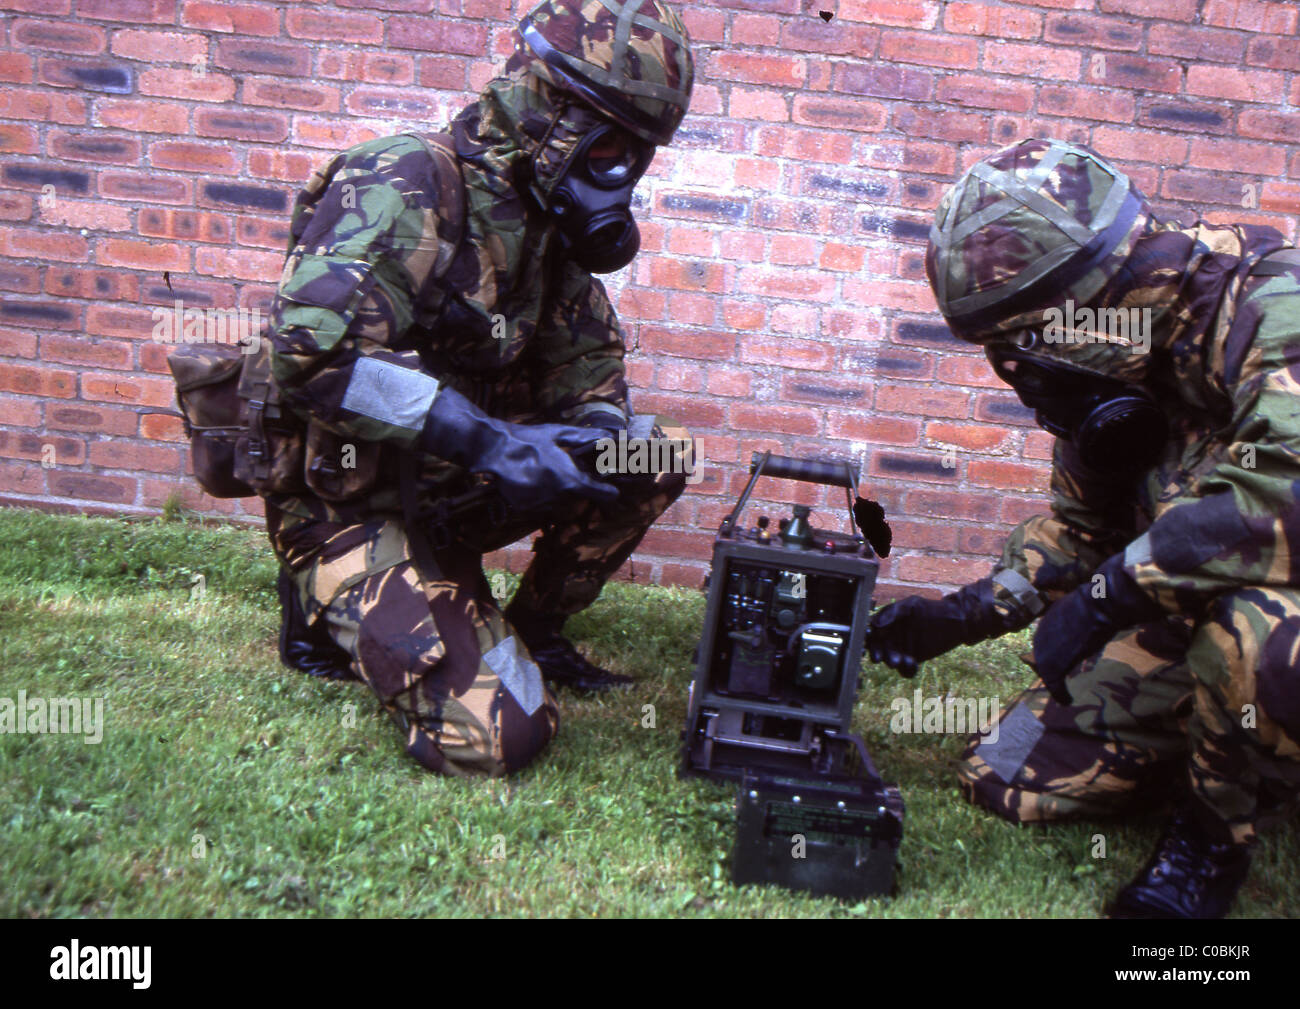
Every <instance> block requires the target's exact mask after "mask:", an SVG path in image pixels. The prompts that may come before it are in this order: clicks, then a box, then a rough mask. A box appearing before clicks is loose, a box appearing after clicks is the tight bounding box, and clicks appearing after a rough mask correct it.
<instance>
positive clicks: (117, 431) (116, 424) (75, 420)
mask: <svg viewBox="0 0 1300 1009" xmlns="http://www.w3.org/2000/svg"><path fill="white" fill-rule="evenodd" d="M45 423H46V425H47V426H48V427H51V428H53V429H54V430H57V431H86V432H90V433H94V434H107V435H133V434H135V430H136V424H137V414H136V413H135V412H134V411H133V410H112V409H109V408H107V407H102V406H92V405H90V404H87V403H47V404H46V406H45Z"/></svg>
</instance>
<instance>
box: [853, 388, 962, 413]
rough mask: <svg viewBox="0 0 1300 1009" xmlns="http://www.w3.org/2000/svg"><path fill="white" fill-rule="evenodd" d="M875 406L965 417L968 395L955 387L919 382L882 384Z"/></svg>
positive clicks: (900, 411) (882, 409) (888, 411)
mask: <svg viewBox="0 0 1300 1009" xmlns="http://www.w3.org/2000/svg"><path fill="white" fill-rule="evenodd" d="M875 405H876V409H877V410H881V411H884V412H886V413H912V414H921V415H923V416H926V417H965V416H967V414H968V413H969V412H970V395H969V393H966V392H963V391H961V390H958V389H937V388H934V387H932V386H922V385H883V386H881V387H879V388H878V389H877V390H876V404H875Z"/></svg>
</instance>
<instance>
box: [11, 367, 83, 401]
mask: <svg viewBox="0 0 1300 1009" xmlns="http://www.w3.org/2000/svg"><path fill="white" fill-rule="evenodd" d="M0 391H2V392H17V393H22V394H23V395H24V396H45V397H47V398H54V399H71V398H72V397H73V396H75V395H76V394H77V376H76V373H75V372H71V371H63V370H62V369H58V368H46V367H33V366H31V365H27V364H13V363H11V362H8V361H3V362H0Z"/></svg>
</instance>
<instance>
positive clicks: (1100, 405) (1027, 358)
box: [987, 333, 1169, 474]
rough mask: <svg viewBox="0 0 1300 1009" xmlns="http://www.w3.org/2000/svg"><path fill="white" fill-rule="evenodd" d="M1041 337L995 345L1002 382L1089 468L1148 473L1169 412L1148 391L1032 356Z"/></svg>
mask: <svg viewBox="0 0 1300 1009" xmlns="http://www.w3.org/2000/svg"><path fill="white" fill-rule="evenodd" d="M1038 342H1039V340H1038V338H1037V334H1033V333H1026V334H1022V335H1020V336H1019V337H1017V338H1016V339H1014V340H1012V341H1011V344H1010V345H1005V344H1004V345H990V346H989V347H988V348H987V356H988V359H989V362H990V363H991V364H992V365H993V370H994V371H996V372H997V374H998V377H999V378H1000V379H1002V381H1004V382H1006V383H1007V385H1009V386H1011V388H1012V389H1014V390H1015V392H1016V395H1017V396H1019V397H1020V402H1021V403H1023V404H1024V405H1025V406H1027V407H1028V408H1029V409H1031V410H1033V411H1034V418H1035V420H1036V421H1037V422H1038V426H1039V427H1041V428H1042V429H1043V430H1044V431H1047V432H1048V433H1049V434H1052V435H1055V436H1056V437H1057V438H1063V439H1065V440H1067V441H1071V442H1073V443H1074V445H1075V447H1076V448H1077V449H1078V450H1079V458H1080V460H1081V461H1082V462H1083V464H1084V465H1085V466H1087V467H1088V468H1089V469H1091V470H1093V471H1094V472H1097V473H1120V474H1128V473H1135V472H1137V471H1140V470H1143V469H1146V468H1148V467H1149V466H1151V465H1153V464H1154V463H1155V461H1156V460H1157V459H1158V458H1159V456H1160V452H1161V450H1162V449H1163V448H1164V446H1165V442H1166V441H1167V440H1168V437H1169V424H1168V421H1167V420H1166V418H1165V415H1164V412H1163V411H1162V410H1161V409H1160V408H1159V406H1157V404H1156V402H1155V400H1154V399H1153V398H1152V396H1151V394H1150V393H1148V392H1147V391H1146V390H1145V389H1143V388H1141V387H1139V386H1136V385H1132V384H1130V383H1128V382H1121V381H1119V380H1118V379H1112V378H1107V377H1105V376H1104V375H1098V374H1095V373H1094V372H1091V371H1087V370H1085V369H1083V368H1077V367H1074V366H1072V365H1069V364H1066V363H1064V362H1060V361H1052V360H1049V359H1047V358H1045V357H1043V356H1042V355H1041V354H1036V353H1034V352H1033V348H1034V347H1035V346H1037V344H1038Z"/></svg>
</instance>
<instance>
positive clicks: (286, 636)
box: [275, 568, 357, 680]
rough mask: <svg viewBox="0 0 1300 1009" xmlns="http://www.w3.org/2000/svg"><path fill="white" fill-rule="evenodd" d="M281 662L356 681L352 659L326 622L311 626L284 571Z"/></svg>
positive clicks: (280, 586) (281, 582) (279, 584)
mask: <svg viewBox="0 0 1300 1009" xmlns="http://www.w3.org/2000/svg"><path fill="white" fill-rule="evenodd" d="M275 588H276V591H277V592H278V593H279V594H280V661H281V662H283V663H284V664H285V665H286V666H288V667H289V668H290V669H296V670H297V671H298V672H300V673H306V674H307V675H308V676H319V677H322V678H323V679H326V680H355V679H356V678H357V677H356V674H355V673H353V672H352V658H351V656H349V655H348V653H347V652H345V651H344V650H343V649H342V648H340V647H339V646H338V644H337V643H335V641H334V639H333V638H331V637H330V635H329V631H328V630H326V628H325V622H324V621H323V620H322V621H317V623H316V625H315V626H311V625H309V624H308V623H307V614H305V613H304V612H303V610H302V603H301V602H300V601H299V599H298V593H297V592H296V591H294V587H293V580H292V579H291V578H290V577H289V573H288V572H287V571H285V570H284V568H281V569H280V577H279V579H278V580H277V581H276V583H275Z"/></svg>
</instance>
